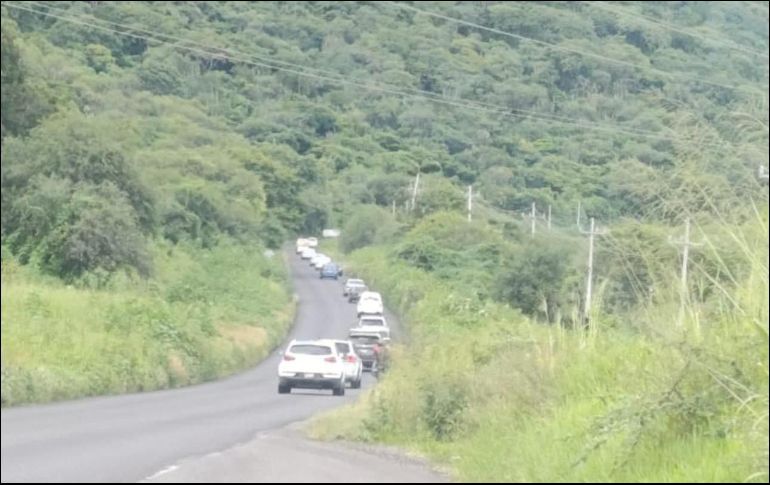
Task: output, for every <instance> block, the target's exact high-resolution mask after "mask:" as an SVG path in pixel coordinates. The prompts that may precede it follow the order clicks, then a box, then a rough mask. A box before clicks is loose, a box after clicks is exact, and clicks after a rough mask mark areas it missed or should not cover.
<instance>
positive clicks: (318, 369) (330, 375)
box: [278, 340, 345, 396]
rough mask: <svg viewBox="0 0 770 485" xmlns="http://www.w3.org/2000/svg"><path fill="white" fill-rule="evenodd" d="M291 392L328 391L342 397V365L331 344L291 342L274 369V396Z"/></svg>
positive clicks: (313, 341)
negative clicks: (275, 375) (275, 373)
mask: <svg viewBox="0 0 770 485" xmlns="http://www.w3.org/2000/svg"><path fill="white" fill-rule="evenodd" d="M293 388H304V389H331V390H332V392H333V393H334V395H335V396H344V395H345V363H344V362H343V359H342V358H341V357H340V355H339V352H338V351H337V347H336V344H335V343H334V341H331V340H306V341H301V340H293V341H292V342H291V343H290V344H289V347H288V349H287V350H286V352H285V353H284V355H283V359H282V360H281V363H280V364H279V365H278V393H279V394H288V393H290V392H291V390H292V389H293Z"/></svg>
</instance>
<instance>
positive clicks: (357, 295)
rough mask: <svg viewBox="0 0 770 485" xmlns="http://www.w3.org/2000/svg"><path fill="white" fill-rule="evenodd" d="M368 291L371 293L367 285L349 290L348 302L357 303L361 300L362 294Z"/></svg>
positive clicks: (352, 287)
mask: <svg viewBox="0 0 770 485" xmlns="http://www.w3.org/2000/svg"><path fill="white" fill-rule="evenodd" d="M367 291H369V288H368V287H367V286H366V285H363V286H351V287H350V289H348V302H350V303H356V302H357V301H358V300H360V299H361V294H363V293H364V292H367Z"/></svg>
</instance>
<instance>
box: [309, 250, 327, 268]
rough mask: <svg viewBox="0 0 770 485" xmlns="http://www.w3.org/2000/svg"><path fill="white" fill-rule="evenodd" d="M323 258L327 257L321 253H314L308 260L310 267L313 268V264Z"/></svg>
mask: <svg viewBox="0 0 770 485" xmlns="http://www.w3.org/2000/svg"><path fill="white" fill-rule="evenodd" d="M313 251H315V249H314V250H313ZM325 257H327V256H326V255H325V254H323V253H315V255H314V256H313V257H312V258H310V266H315V264H316V263H317V262H318V261H319V260H321V259H323V258H325Z"/></svg>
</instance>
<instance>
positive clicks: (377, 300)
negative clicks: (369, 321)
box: [356, 291, 383, 317]
mask: <svg viewBox="0 0 770 485" xmlns="http://www.w3.org/2000/svg"><path fill="white" fill-rule="evenodd" d="M356 312H357V314H358V317H361V315H382V312H383V306H382V297H381V296H380V294H379V293H377V292H374V291H365V292H363V293H361V299H360V300H359V301H358V306H357V307H356Z"/></svg>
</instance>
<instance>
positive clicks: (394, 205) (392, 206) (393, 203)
mask: <svg viewBox="0 0 770 485" xmlns="http://www.w3.org/2000/svg"><path fill="white" fill-rule="evenodd" d="M390 213H391V214H393V215H394V216H395V215H396V199H393V202H392V203H391V207H390Z"/></svg>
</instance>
